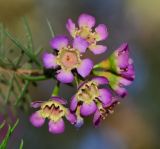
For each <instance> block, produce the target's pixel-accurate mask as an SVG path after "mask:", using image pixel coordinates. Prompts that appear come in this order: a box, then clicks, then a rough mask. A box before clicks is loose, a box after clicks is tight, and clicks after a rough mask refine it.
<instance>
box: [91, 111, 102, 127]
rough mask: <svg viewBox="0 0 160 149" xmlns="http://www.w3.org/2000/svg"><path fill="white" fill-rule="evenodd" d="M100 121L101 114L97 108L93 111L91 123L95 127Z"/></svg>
mask: <svg viewBox="0 0 160 149" xmlns="http://www.w3.org/2000/svg"><path fill="white" fill-rule="evenodd" d="M100 121H101V114H100V112H99V110H97V111H96V112H95V113H94V117H93V124H94V125H95V127H97V126H98V125H99V124H100Z"/></svg>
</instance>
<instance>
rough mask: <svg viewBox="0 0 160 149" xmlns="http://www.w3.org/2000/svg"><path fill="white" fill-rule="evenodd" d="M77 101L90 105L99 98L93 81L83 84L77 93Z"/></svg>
mask: <svg viewBox="0 0 160 149" xmlns="http://www.w3.org/2000/svg"><path fill="white" fill-rule="evenodd" d="M76 96H77V99H78V100H79V101H83V102H86V103H90V102H92V101H93V100H96V99H97V98H98V97H99V90H98V87H97V84H96V83H95V82H93V81H90V82H88V83H85V84H84V85H83V86H82V87H81V88H80V89H79V91H78V93H77V95H76Z"/></svg>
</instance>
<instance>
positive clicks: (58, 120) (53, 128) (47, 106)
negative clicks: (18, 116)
mask: <svg viewBox="0 0 160 149" xmlns="http://www.w3.org/2000/svg"><path fill="white" fill-rule="evenodd" d="M65 104H66V101H65V100H64V99H62V98H60V97H57V96H53V97H51V99H50V100H48V101H36V102H33V103H32V104H31V106H32V107H33V108H40V110H38V111H36V112H35V113H33V114H32V115H31V117H30V121H31V123H32V124H33V125H34V126H35V127H41V126H42V125H43V124H44V122H45V119H46V118H47V119H49V123H48V126H49V132H51V133H53V134H60V133H63V132H64V129H65V124H64V120H63V117H64V116H65V117H66V119H67V120H68V121H70V123H71V124H74V123H75V122H76V117H75V115H74V114H72V113H71V112H70V111H69V110H68V109H67V108H66V107H65V106H64V105H65Z"/></svg>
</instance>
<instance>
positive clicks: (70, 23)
mask: <svg viewBox="0 0 160 149" xmlns="http://www.w3.org/2000/svg"><path fill="white" fill-rule="evenodd" d="M66 28H67V30H68V31H69V33H70V34H71V35H72V36H74V31H75V29H76V27H75V23H74V22H73V21H72V20H71V19H68V20H67V23H66Z"/></svg>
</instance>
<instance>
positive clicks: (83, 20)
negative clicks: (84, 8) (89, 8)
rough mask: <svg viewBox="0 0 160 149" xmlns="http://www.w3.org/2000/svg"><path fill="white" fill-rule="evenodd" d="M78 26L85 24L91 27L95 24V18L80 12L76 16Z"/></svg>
mask: <svg viewBox="0 0 160 149" xmlns="http://www.w3.org/2000/svg"><path fill="white" fill-rule="evenodd" d="M78 25H79V27H82V26H87V27H89V28H92V27H93V26H94V25H95V18H94V17H93V16H91V15H88V14H81V15H80V16H79V18H78Z"/></svg>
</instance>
